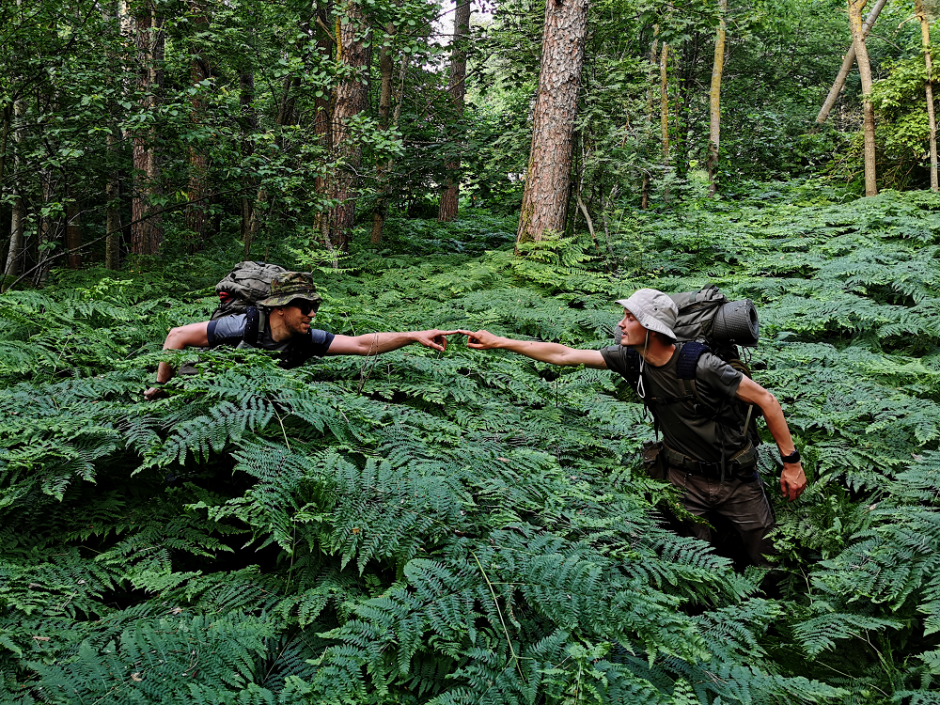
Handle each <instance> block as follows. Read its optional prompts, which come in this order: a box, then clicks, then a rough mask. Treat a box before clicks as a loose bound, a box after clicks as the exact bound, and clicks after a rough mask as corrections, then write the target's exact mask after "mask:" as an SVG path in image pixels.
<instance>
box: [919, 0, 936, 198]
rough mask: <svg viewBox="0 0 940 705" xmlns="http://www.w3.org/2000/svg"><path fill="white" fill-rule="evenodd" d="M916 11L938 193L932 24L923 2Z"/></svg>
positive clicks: (932, 184)
mask: <svg viewBox="0 0 940 705" xmlns="http://www.w3.org/2000/svg"><path fill="white" fill-rule="evenodd" d="M914 9H915V10H914V11H915V13H916V14H917V19H918V20H919V21H920V38H921V45H922V46H923V48H924V64H925V66H926V69H927V84H926V86H925V87H924V92H925V93H926V96H927V121H928V123H929V125H930V190H931V191H937V190H938V188H937V116H936V114H935V111H934V105H933V61H932V60H931V57H930V22H929V21H928V18H927V13H926V12H924V3H923V0H914Z"/></svg>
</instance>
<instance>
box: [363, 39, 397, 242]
mask: <svg viewBox="0 0 940 705" xmlns="http://www.w3.org/2000/svg"><path fill="white" fill-rule="evenodd" d="M385 33H386V34H387V35H389V36H391V35H393V34H394V33H395V25H393V24H392V23H391V22H389V23H388V25H386V27H385ZM393 69H394V65H393V62H392V54H391V51H390V49H389V47H388V46H386V45H385V44H383V45H382V48H381V50H380V51H379V73H380V75H381V76H382V86H381V89H380V90H379V129H381V130H383V131H384V130H387V129H388V121H389V113H390V112H391V110H392V70H393ZM375 180H376V190H377V191H378V194H379V195H378V198H377V199H376V202H375V212H374V213H373V214H372V235H371V237H370V238H369V242H370V243H371V244H372V245H380V244H381V243H382V230H383V229H384V228H385V217H386V214H387V212H388V201H387V199H386V193H385V192H386V189H387V181H388V175H387V170H386V168H385V167H384V166H383V165H381V164H379V166H378V168H377V169H376V175H375Z"/></svg>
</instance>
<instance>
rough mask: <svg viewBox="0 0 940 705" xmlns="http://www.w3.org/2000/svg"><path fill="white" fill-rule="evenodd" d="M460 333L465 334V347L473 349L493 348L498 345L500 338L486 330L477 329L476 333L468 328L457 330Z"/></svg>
mask: <svg viewBox="0 0 940 705" xmlns="http://www.w3.org/2000/svg"><path fill="white" fill-rule="evenodd" d="M457 332H458V333H460V334H461V335H465V336H467V347H468V348H473V349H474V350H493V349H494V348H497V347H499V341H500V340H501V338H500V337H499V336H498V335H493V334H492V333H490V332H489V331H486V330H478V331H477V332H476V333H474V332H473V331H469V330H458V331H457Z"/></svg>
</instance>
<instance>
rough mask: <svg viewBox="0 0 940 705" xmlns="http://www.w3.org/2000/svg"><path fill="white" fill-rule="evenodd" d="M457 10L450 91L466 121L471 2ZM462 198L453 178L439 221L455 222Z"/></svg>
mask: <svg viewBox="0 0 940 705" xmlns="http://www.w3.org/2000/svg"><path fill="white" fill-rule="evenodd" d="M456 1H457V9H456V11H455V13H454V37H453V48H452V49H451V59H450V86H449V88H448V92H449V93H450V97H451V100H452V101H453V103H454V113H455V114H456V116H457V120H458V121H461V120H463V112H464V96H465V95H466V93H467V84H466V79H467V48H466V46H464V42H465V41H466V39H467V35H469V34H470V9H471V8H470V0H456ZM446 168H447V171H448V173H458V172H459V170H460V160H459V159H457V160H454V161H452V162H449V163H448V164H447V165H446ZM459 198H460V181H459V179H458V180H457V181H456V182H455V181H454V180H453V179H452V177H448V179H447V187H446V188H445V189H444V193H443V194H441V203H440V207H439V208H438V212H437V219H438V220H439V221H442V222H448V221H451V220H454V219H455V218H456V217H457V208H458V201H459Z"/></svg>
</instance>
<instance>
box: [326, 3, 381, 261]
mask: <svg viewBox="0 0 940 705" xmlns="http://www.w3.org/2000/svg"><path fill="white" fill-rule="evenodd" d="M345 12H346V17H347V18H348V22H346V23H343V24H342V26H341V29H340V33H339V36H338V37H337V40H338V42H339V46H338V47H337V52H336V54H337V60H338V61H341V62H342V63H345V64H346V66H347V67H348V68H349V69H352V74H353V75H352V76H351V77H350V78H349V79H348V80H345V81H342V82H340V84H339V85H338V86H337V87H336V107H335V109H334V111H333V145H334V154H335V156H336V157H337V158H338V159H339V160H340V161H341V162H342V166H341V167H340V169H339V170H338V171H337V173H336V175H335V177H334V179H333V198H335V199H336V200H337V201H338V202H339V204H338V205H337V206H336V207H335V208H333V211H332V213H331V217H330V229H329V235H328V237H327V246H332V247H335V248H337V249H339V250H342V251H343V252H348V251H349V236H350V231H351V230H352V228H353V226H354V225H355V224H356V198H357V197H358V196H359V194H358V192H357V188H358V185H359V177H358V174H357V172H358V170H359V164H360V162H361V161H362V145H361V144H360V143H359V142H358V140H356V139H355V137H354V136H353V134H352V130H351V129H350V124H351V122H352V120H353V118H355V117H356V116H357V115H359V114H360V113H363V112H365V111H366V110H367V109H368V107H369V83H368V80H369V76H368V67H369V62H370V60H371V58H372V50H371V42H370V41H369V40H370V39H371V37H370V36H369V34H368V23H367V22H366V18H365V16H364V15H363V13H362V9H361V8H360V7H359V4H358V3H357V2H355V0H347V2H346V3H345ZM367 44H368V46H367Z"/></svg>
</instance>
